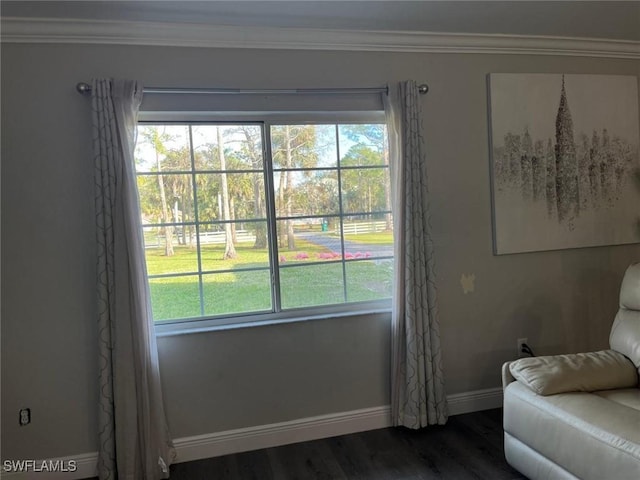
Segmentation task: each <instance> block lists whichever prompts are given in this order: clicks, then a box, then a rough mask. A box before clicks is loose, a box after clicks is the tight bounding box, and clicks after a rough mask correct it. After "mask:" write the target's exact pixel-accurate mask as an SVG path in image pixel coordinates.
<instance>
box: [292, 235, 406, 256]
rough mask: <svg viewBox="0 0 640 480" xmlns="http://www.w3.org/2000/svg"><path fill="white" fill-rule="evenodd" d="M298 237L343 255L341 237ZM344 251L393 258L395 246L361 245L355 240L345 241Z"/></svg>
mask: <svg viewBox="0 0 640 480" xmlns="http://www.w3.org/2000/svg"><path fill="white" fill-rule="evenodd" d="M296 236H298V237H300V238H302V239H304V240H306V241H307V242H310V243H314V244H316V245H318V246H321V247H325V248H328V249H329V250H331V251H332V252H336V253H341V251H342V249H341V248H340V237H337V236H335V235H332V234H329V233H317V232H300V233H296ZM344 251H345V254H347V253H350V254H353V255H355V254H356V253H361V254H363V255H364V254H366V253H369V254H370V255H371V256H372V257H390V256H393V245H375V244H371V243H360V242H356V241H353V240H345V241H344Z"/></svg>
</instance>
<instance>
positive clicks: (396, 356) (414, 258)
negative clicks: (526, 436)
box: [385, 81, 448, 428]
mask: <svg viewBox="0 0 640 480" xmlns="http://www.w3.org/2000/svg"><path fill="white" fill-rule="evenodd" d="M385 112H386V114H387V124H388V129H389V150H390V152H389V153H390V166H391V172H392V188H393V198H394V204H393V208H394V210H393V218H394V236H395V252H394V253H395V267H396V268H395V284H394V295H393V310H392V329H393V331H392V359H391V361H392V364H391V381H392V390H391V415H392V422H393V424H394V425H402V426H405V427H409V428H421V427H425V426H427V425H436V424H440V425H442V424H444V423H446V421H447V417H448V410H447V399H446V394H445V389H444V379H443V375H442V360H441V354H440V332H439V322H438V315H437V305H436V287H435V274H434V259H433V244H432V241H431V233H430V232H431V226H430V224H429V204H428V193H429V192H428V188H427V170H426V167H427V163H426V157H425V146H424V139H423V132H424V130H423V126H422V108H421V105H420V98H419V97H418V87H417V85H416V82H414V81H407V82H403V83H401V84H399V85H398V87H397V88H393V87H391V88H390V89H389V95H388V96H387V97H386V98H385Z"/></svg>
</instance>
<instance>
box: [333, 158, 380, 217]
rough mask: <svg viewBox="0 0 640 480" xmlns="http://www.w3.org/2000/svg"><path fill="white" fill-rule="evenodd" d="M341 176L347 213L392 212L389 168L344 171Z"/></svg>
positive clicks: (343, 205) (343, 204) (344, 209)
mask: <svg viewBox="0 0 640 480" xmlns="http://www.w3.org/2000/svg"><path fill="white" fill-rule="evenodd" d="M340 175H341V176H342V179H341V180H342V208H343V211H344V212H345V213H356V212H358V213H360V212H380V211H385V210H391V206H390V205H389V204H388V202H390V198H389V195H390V190H389V188H388V185H389V183H388V175H389V170H388V169H387V168H385V167H381V168H357V169H342V170H341V172H340Z"/></svg>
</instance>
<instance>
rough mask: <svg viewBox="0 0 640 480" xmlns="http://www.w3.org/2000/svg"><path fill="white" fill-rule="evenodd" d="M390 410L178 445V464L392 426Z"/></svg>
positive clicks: (241, 431)
mask: <svg viewBox="0 0 640 480" xmlns="http://www.w3.org/2000/svg"><path fill="white" fill-rule="evenodd" d="M390 415H391V409H390V407H389V406H382V407H374V408H365V409H362V410H353V411H350V412H340V413H335V414H329V415H320V416H317V417H309V418H302V419H299V420H291V421H288V422H281V423H272V424H269V425H260V426H258V427H248V428H240V429H237V430H228V431H225V432H217V433H212V434H206V435H198V436H195V437H185V438H179V439H176V440H175V441H174V444H175V446H176V452H177V454H178V458H177V461H178V462H188V461H191V460H196V459H201V458H209V457H217V456H220V455H227V454H229V453H238V452H246V451H249V450H257V449H260V448H268V447H275V446H280V445H287V444H289V443H297V442H307V441H309V440H317V439H319V438H327V437H335V436H337V435H346V434H349V433H355V432H364V431H366V430H375V429H378V428H385V427H388V426H390V425H391V416H390Z"/></svg>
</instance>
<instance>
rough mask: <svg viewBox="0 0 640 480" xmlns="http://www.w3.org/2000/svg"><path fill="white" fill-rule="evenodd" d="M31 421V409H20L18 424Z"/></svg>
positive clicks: (27, 423)
mask: <svg viewBox="0 0 640 480" xmlns="http://www.w3.org/2000/svg"><path fill="white" fill-rule="evenodd" d="M29 423H31V409H30V408H23V409H22V410H20V425H22V426H25V425H29Z"/></svg>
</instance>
